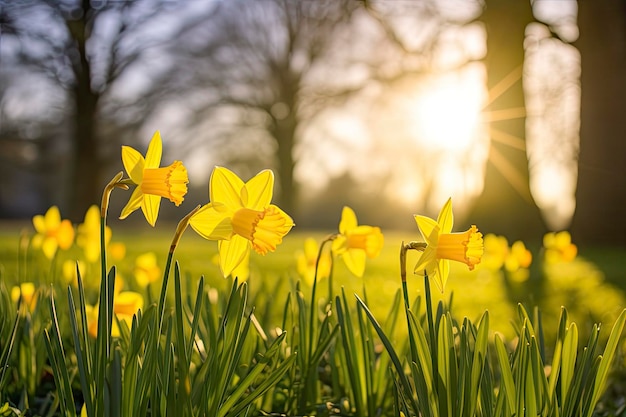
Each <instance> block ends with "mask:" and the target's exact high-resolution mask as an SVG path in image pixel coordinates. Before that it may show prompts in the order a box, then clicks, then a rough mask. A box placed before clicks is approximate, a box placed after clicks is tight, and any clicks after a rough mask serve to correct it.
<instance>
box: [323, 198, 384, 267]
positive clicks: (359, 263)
mask: <svg viewBox="0 0 626 417" xmlns="http://www.w3.org/2000/svg"><path fill="white" fill-rule="evenodd" d="M384 243H385V241H384V237H383V234H382V232H381V231H380V227H375V226H366V225H361V226H359V223H358V221H357V218H356V214H354V210H352V209H351V208H350V207H347V206H345V207H344V208H343V211H342V212H341V221H340V222H339V235H338V236H337V237H336V238H335V240H333V246H332V251H333V253H334V254H336V255H337V256H340V257H341V258H342V259H343V261H344V262H345V263H346V266H347V267H348V269H349V270H350V272H352V273H353V274H354V275H356V276H357V277H362V276H363V273H364V272H365V259H366V258H375V257H376V256H378V254H379V253H380V250H381V249H382V248H383V244H384Z"/></svg>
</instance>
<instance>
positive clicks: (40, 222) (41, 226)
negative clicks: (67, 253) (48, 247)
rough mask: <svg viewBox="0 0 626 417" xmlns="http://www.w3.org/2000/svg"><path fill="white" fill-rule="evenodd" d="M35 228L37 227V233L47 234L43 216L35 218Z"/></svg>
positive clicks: (39, 215) (38, 215)
mask: <svg viewBox="0 0 626 417" xmlns="http://www.w3.org/2000/svg"><path fill="white" fill-rule="evenodd" d="M33 226H35V230H36V231H37V233H40V234H44V233H46V220H45V219H44V217H43V215H41V214H37V215H36V216H34V217H33Z"/></svg>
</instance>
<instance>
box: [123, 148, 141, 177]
mask: <svg viewBox="0 0 626 417" xmlns="http://www.w3.org/2000/svg"><path fill="white" fill-rule="evenodd" d="M122 163H123V164H124V169H125V170H126V172H127V173H128V176H129V177H130V179H131V181H132V182H134V183H135V184H141V181H142V180H143V169H144V167H145V164H146V161H145V160H144V159H143V156H142V155H141V154H140V153H139V152H138V151H137V150H136V149H133V148H131V147H130V146H122Z"/></svg>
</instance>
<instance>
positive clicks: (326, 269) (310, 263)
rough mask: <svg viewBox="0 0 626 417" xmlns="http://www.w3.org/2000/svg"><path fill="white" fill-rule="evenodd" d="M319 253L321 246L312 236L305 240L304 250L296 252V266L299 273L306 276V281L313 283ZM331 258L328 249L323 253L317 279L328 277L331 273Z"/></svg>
mask: <svg viewBox="0 0 626 417" xmlns="http://www.w3.org/2000/svg"><path fill="white" fill-rule="evenodd" d="M318 254H319V246H318V244H317V241H316V240H315V239H313V238H312V237H307V238H306V239H305V240H304V250H303V251H302V250H300V251H298V252H296V267H297V269H298V274H300V276H301V277H303V278H304V280H305V282H306V283H307V284H309V285H313V279H314V278H315V264H316V263H317V255H318ZM330 267H331V259H330V254H329V253H328V252H327V251H324V252H323V253H322V256H321V258H320V261H319V264H318V266H317V268H318V270H317V279H318V280H320V279H324V278H328V276H329V275H330Z"/></svg>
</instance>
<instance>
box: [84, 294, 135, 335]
mask: <svg viewBox="0 0 626 417" xmlns="http://www.w3.org/2000/svg"><path fill="white" fill-rule="evenodd" d="M143 304H144V300H143V296H142V295H141V294H139V293H137V292H134V291H122V292H120V293H119V294H117V295H116V296H115V298H114V300H113V313H114V314H115V316H116V317H117V320H119V321H120V322H122V321H124V322H125V323H126V324H127V325H128V327H129V328H130V327H131V326H132V323H133V315H135V314H137V311H138V310H141V309H143ZM85 313H86V316H87V331H88V333H89V335H90V336H91V337H94V338H95V337H97V336H98V306H97V305H95V306H91V305H86V306H85ZM111 336H112V337H120V328H119V326H118V325H117V321H116V320H115V319H113V324H112V327H111Z"/></svg>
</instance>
